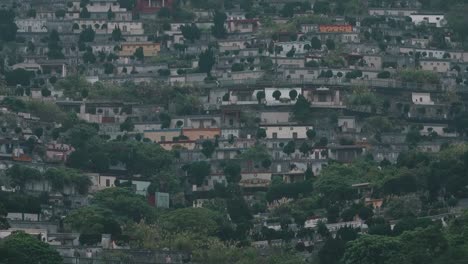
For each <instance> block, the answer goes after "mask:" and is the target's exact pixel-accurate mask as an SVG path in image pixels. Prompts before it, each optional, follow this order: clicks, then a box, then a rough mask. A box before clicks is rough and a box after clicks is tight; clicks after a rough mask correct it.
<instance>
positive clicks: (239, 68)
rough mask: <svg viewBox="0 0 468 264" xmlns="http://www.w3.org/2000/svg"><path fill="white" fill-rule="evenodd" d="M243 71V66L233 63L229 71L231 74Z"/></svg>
mask: <svg viewBox="0 0 468 264" xmlns="http://www.w3.org/2000/svg"><path fill="white" fill-rule="evenodd" d="M243 70H244V64H243V63H234V64H232V66H231V71H233V72H240V71H243Z"/></svg>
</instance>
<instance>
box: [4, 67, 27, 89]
mask: <svg viewBox="0 0 468 264" xmlns="http://www.w3.org/2000/svg"><path fill="white" fill-rule="evenodd" d="M33 77H34V73H33V72H30V71H27V70H25V69H22V68H18V69H14V70H12V71H7V72H6V73H5V81H6V83H7V85H10V86H16V85H18V84H19V85H22V86H29V85H30V84H31V79H32V78H33ZM23 93H24V92H23ZM23 93H22V94H23Z"/></svg>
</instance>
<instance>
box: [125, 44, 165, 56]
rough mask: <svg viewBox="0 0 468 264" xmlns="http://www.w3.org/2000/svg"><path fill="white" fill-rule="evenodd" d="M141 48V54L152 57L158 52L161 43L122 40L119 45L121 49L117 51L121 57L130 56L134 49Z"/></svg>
mask: <svg viewBox="0 0 468 264" xmlns="http://www.w3.org/2000/svg"><path fill="white" fill-rule="evenodd" d="M140 47H141V48H143V55H144V56H145V57H154V56H157V55H158V54H159V52H160V51H161V44H160V43H153V42H124V43H122V46H121V49H122V50H121V51H120V53H119V55H120V56H122V57H130V56H133V54H134V53H135V51H136V50H137V49H138V48H140Z"/></svg>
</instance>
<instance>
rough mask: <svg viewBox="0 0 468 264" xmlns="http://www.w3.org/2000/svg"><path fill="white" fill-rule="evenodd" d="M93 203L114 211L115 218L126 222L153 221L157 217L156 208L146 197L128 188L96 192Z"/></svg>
mask: <svg viewBox="0 0 468 264" xmlns="http://www.w3.org/2000/svg"><path fill="white" fill-rule="evenodd" d="M91 204H93V205H96V206H97V207H99V208H105V209H109V210H111V211H112V215H113V216H114V219H115V220H117V221H118V222H121V223H124V222H127V221H129V220H132V221H135V222H139V221H141V220H146V221H148V222H151V221H153V220H154V218H155V211H154V209H153V208H152V207H151V206H150V205H149V204H148V203H147V201H146V199H145V197H143V196H141V195H138V194H135V193H134V192H133V191H131V190H130V189H126V188H117V187H114V188H107V189H105V190H102V191H99V192H97V193H95V194H94V197H93V199H92V200H91Z"/></svg>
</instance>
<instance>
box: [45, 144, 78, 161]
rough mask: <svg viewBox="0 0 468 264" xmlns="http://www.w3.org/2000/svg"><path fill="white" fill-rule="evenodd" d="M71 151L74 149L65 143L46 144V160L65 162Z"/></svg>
mask: <svg viewBox="0 0 468 264" xmlns="http://www.w3.org/2000/svg"><path fill="white" fill-rule="evenodd" d="M73 151H75V149H74V148H73V147H72V146H70V145H67V144H59V143H51V144H48V145H47V151H46V160H47V161H49V162H66V161H67V159H68V157H69V156H70V154H71V153H72V152H73Z"/></svg>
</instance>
